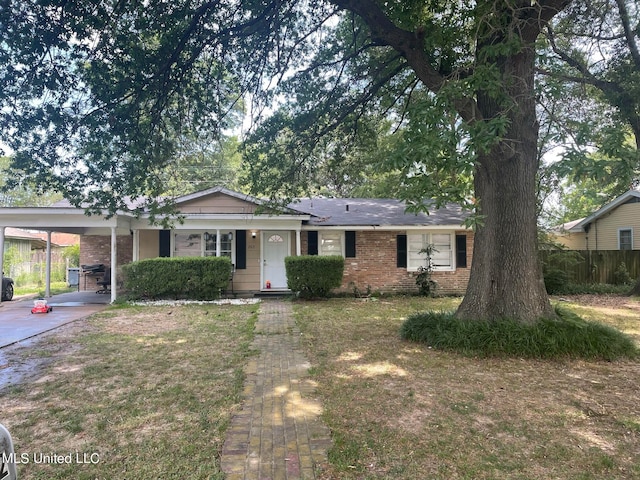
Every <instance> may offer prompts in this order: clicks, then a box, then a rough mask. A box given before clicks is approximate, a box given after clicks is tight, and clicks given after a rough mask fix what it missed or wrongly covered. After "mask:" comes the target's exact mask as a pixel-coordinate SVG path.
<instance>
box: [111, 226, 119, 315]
mask: <svg viewBox="0 0 640 480" xmlns="http://www.w3.org/2000/svg"><path fill="white" fill-rule="evenodd" d="M117 240H118V237H117V235H116V227H111V303H113V302H115V301H116V293H117V292H116V291H117V289H118V285H117V284H116V278H117V275H116V273H117V270H118V241H117Z"/></svg>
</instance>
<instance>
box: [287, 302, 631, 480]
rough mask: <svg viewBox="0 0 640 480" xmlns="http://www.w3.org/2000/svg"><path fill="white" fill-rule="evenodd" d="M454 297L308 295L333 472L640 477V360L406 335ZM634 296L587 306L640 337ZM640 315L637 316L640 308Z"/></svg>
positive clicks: (305, 313)
mask: <svg viewBox="0 0 640 480" xmlns="http://www.w3.org/2000/svg"><path fill="white" fill-rule="evenodd" d="M456 302H457V301H456V300H454V299H421V298H408V299H389V300H378V301H368V302H356V301H353V300H346V299H334V300H330V301H327V302H315V303H296V306H295V309H296V314H297V318H298V320H299V323H300V326H301V331H302V338H303V339H305V342H304V344H305V348H306V352H307V355H308V356H309V359H310V361H311V364H312V365H313V367H312V373H313V379H314V380H315V381H316V382H317V383H318V393H319V395H320V396H321V398H322V400H323V402H324V407H325V415H324V419H325V421H326V422H327V424H328V426H329V427H330V428H331V430H332V432H333V436H334V447H333V449H332V450H331V452H330V462H331V466H330V471H329V472H327V473H326V478H327V479H329V478H330V479H363V478H364V479H407V480H413V479H416V478H425V479H442V480H453V479H474V480H476V479H545V480H546V479H551V478H562V479H564V480H568V479H576V480H578V479H579V480H588V479H593V480H596V479H598V480H599V479H603V478H607V479H633V478H640V413H639V412H640V411H639V410H638V405H640V388H638V382H637V379H638V378H640V364H639V363H637V362H631V361H620V362H614V363H609V362H605V361H589V362H587V361H580V360H575V361H574V360H563V361H543V360H530V359H519V358H510V359H509V358H507V359H505V358H499V359H498V358H477V357H471V356H463V355H460V354H455V353H450V352H443V351H436V350H433V349H430V348H428V347H426V346H424V345H421V344H417V343H412V342H408V341H403V340H401V339H400V338H399V335H398V331H399V329H400V326H401V324H402V323H403V322H404V320H405V318H406V317H407V316H408V315H410V314H412V313H414V312H416V311H424V310H451V309H452V308H454V307H455V304H456ZM624 302H632V305H631V307H628V306H627V307H625V306H619V307H612V306H608V307H607V308H606V310H603V309H602V307H599V306H595V307H589V306H581V307H578V306H577V305H575V304H574V303H571V302H562V304H563V305H564V307H565V308H569V309H571V310H574V311H576V312H578V313H579V314H580V315H583V316H585V317H589V318H590V319H597V320H599V321H606V322H608V323H610V324H612V325H614V326H616V327H617V328H621V329H623V330H624V331H626V332H627V333H629V334H631V335H632V336H634V338H635V339H636V340H639V339H640V337H639V336H638V325H640V320H639V319H640V315H638V311H637V308H638V306H639V304H638V301H637V300H629V299H626V300H624ZM634 314H635V315H634Z"/></svg>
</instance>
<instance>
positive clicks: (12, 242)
mask: <svg viewBox="0 0 640 480" xmlns="http://www.w3.org/2000/svg"><path fill="white" fill-rule="evenodd" d="M46 245H47V244H46V242H43V241H42V240H41V239H40V238H39V237H38V236H37V235H35V234H33V233H32V232H28V231H26V230H22V229H19V228H10V227H9V228H7V229H6V230H5V242H4V254H5V257H6V258H7V260H10V265H8V264H7V265H5V267H4V271H5V273H6V274H7V276H12V277H17V276H18V275H21V274H23V273H31V263H32V258H33V255H34V252H36V251H37V250H38V249H41V248H45V247H46ZM7 263H9V262H7Z"/></svg>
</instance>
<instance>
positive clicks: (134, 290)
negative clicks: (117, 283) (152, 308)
mask: <svg viewBox="0 0 640 480" xmlns="http://www.w3.org/2000/svg"><path fill="white" fill-rule="evenodd" d="M232 268H233V267H232V265H231V260H230V259H229V258H228V257H178V258H150V259H146V260H139V261H137V262H132V263H129V264H128V265H124V266H123V267H122V271H123V273H124V288H125V290H126V291H127V295H128V296H129V298H188V299H192V300H215V299H216V298H219V297H220V292H221V291H222V290H224V289H226V288H227V285H228V284H229V278H231V271H232Z"/></svg>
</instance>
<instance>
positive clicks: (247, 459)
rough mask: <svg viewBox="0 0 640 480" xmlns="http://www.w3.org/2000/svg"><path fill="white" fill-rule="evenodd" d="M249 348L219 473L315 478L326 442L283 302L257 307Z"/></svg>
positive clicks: (245, 478)
mask: <svg viewBox="0 0 640 480" xmlns="http://www.w3.org/2000/svg"><path fill="white" fill-rule="evenodd" d="M253 346H254V347H255V348H256V349H257V350H258V351H259V355H258V356H256V357H253V358H252V359H251V360H250V362H249V364H248V365H247V367H246V376H247V378H246V381H245V387H244V399H243V408H242V410H241V411H240V412H239V413H238V414H237V415H235V416H234V418H233V419H232V421H231V425H230V427H229V429H228V430H227V437H226V440H225V443H224V447H223V450H222V459H221V464H222V470H223V471H224V472H225V474H226V478H227V480H302V479H304V480H307V479H315V478H316V475H317V474H318V466H319V465H321V464H322V463H324V462H326V455H327V449H328V448H329V446H330V445H331V439H330V433H329V429H328V428H327V427H326V426H325V425H324V424H323V423H322V421H321V419H320V415H321V413H322V406H321V405H320V402H318V401H317V400H316V399H315V398H314V397H313V394H314V391H315V385H314V382H313V381H312V380H311V379H309V378H308V373H307V370H308V369H309V366H310V365H309V362H308V361H307V360H306V359H305V357H304V355H303V353H302V350H301V348H300V331H299V330H298V327H297V326H296V324H295V321H294V319H293V313H292V309H291V305H290V304H289V303H288V302H283V301H278V300H267V301H263V302H262V303H261V304H260V311H259V315H258V322H257V325H256V336H255V340H254V344H253Z"/></svg>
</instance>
